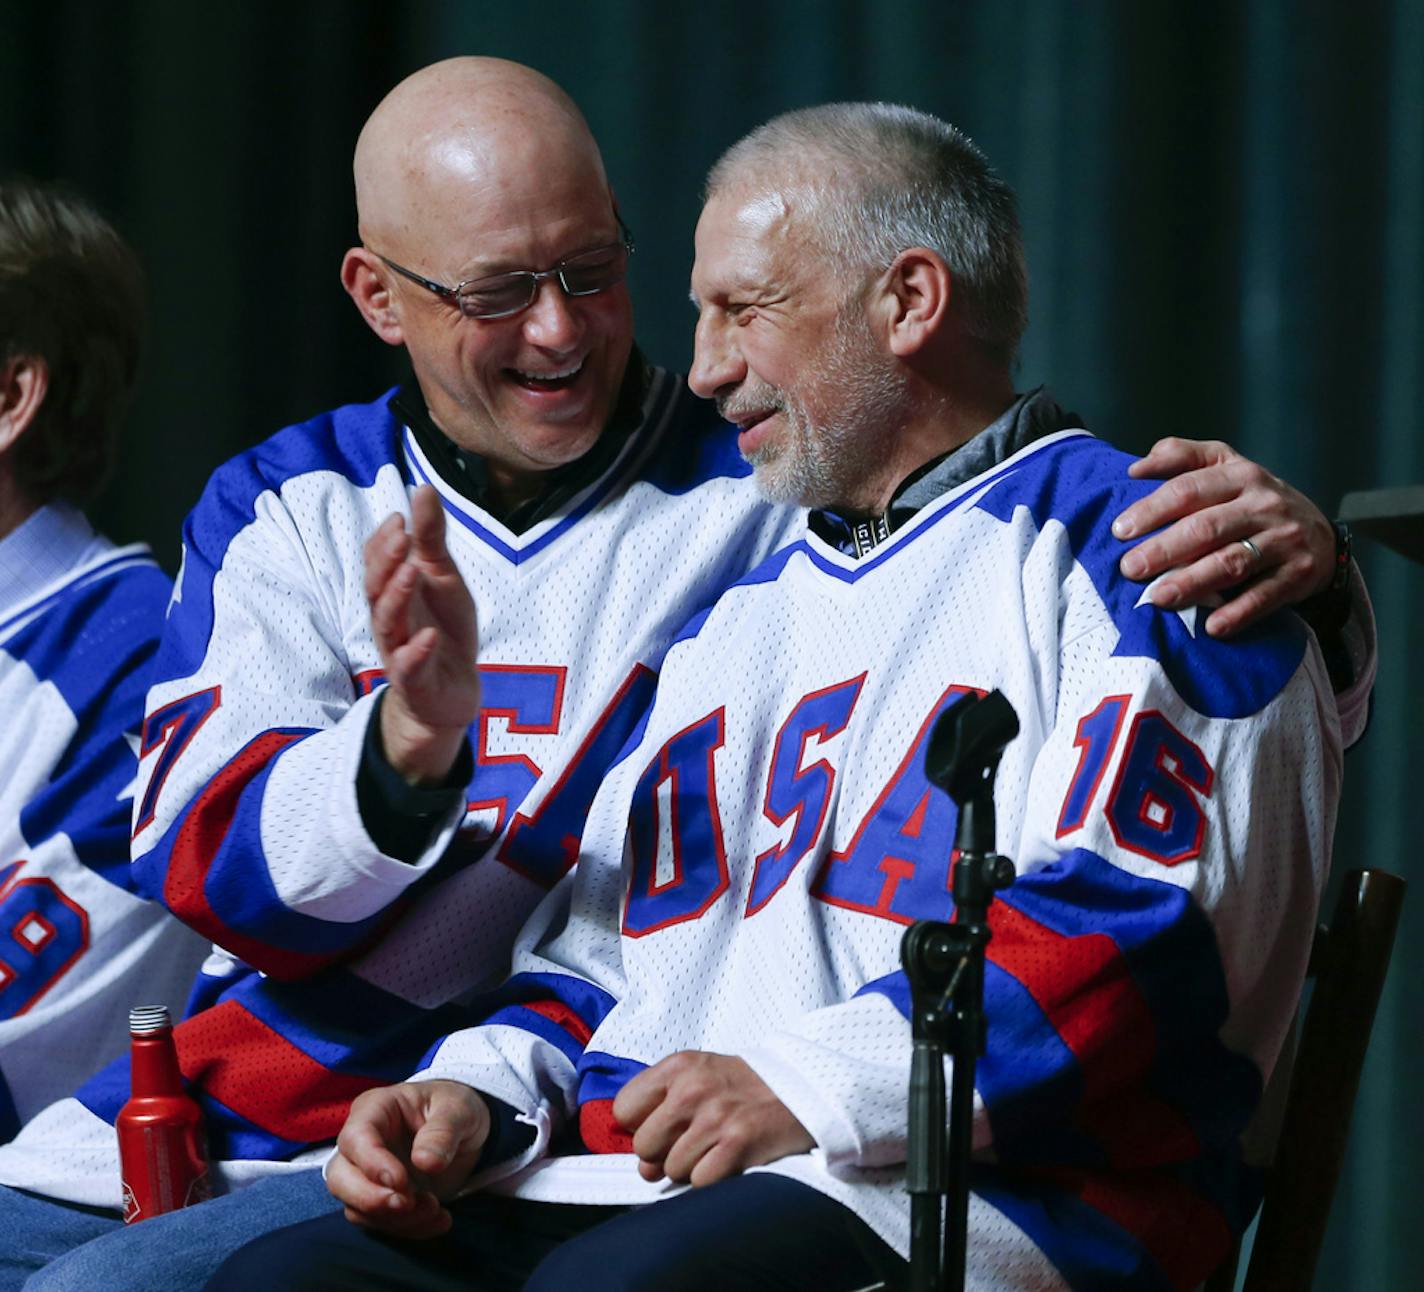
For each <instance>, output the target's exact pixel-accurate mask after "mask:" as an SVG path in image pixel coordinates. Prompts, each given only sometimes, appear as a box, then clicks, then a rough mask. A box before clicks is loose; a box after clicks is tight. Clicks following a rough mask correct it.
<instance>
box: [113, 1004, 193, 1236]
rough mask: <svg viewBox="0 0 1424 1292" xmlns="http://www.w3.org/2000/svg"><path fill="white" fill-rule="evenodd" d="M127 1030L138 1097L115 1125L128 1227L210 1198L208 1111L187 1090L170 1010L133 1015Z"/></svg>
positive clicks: (153, 1008) (152, 1008)
mask: <svg viewBox="0 0 1424 1292" xmlns="http://www.w3.org/2000/svg"><path fill="white" fill-rule="evenodd" d="M129 1033H130V1035H131V1036H132V1037H133V1062H132V1086H131V1090H132V1093H131V1095H130V1096H129V1101H128V1103H126V1104H125V1105H124V1106H123V1107H122V1108H121V1109H119V1116H118V1120H117V1121H116V1122H115V1123H114V1126H115V1129H116V1130H117V1131H118V1133H119V1171H120V1173H121V1175H122V1176H123V1184H124V1222H125V1223H126V1224H132V1223H133V1222H134V1221H136V1220H147V1219H148V1218H149V1217H150V1216H161V1215H162V1214H163V1213H164V1212H165V1211H177V1210H178V1208H179V1207H187V1206H191V1205H192V1204H193V1203H195V1202H202V1201H203V1200H204V1199H206V1198H208V1197H211V1196H212V1191H211V1189H210V1187H209V1183H208V1154H207V1148H206V1146H205V1144H204V1136H203V1114H202V1112H201V1111H200V1110H199V1108H198V1105H197V1103H196V1102H195V1101H194V1100H193V1098H192V1097H191V1096H190V1095H189V1094H188V1093H187V1091H185V1090H184V1089H183V1076H182V1074H181V1073H180V1072H179V1070H178V1051H177V1049H176V1047H175V1046H174V1044H173V1025H172V1023H171V1022H169V1019H168V1009H167V1007H166V1006H164V1005H138V1006H135V1007H134V1008H133V1009H131V1010H129Z"/></svg>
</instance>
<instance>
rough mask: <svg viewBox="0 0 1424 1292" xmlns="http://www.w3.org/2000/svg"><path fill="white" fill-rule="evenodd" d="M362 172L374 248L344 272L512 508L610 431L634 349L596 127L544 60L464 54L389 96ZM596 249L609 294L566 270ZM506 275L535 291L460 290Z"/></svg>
mask: <svg viewBox="0 0 1424 1292" xmlns="http://www.w3.org/2000/svg"><path fill="white" fill-rule="evenodd" d="M355 177H356V208H357V216H358V219H359V221H360V231H361V243H362V245H361V246H359V247H352V248H351V249H350V250H349V251H348V252H347V253H346V256H345V258H344V259H343V261H342V267H341V279H342V285H343V286H344V287H345V288H346V291H347V292H348V293H349V294H350V296H351V298H352V300H353V301H355V303H356V307H357V308H358V309H359V310H360V311H361V314H362V316H363V317H364V318H365V320H366V322H367V323H368V324H369V325H370V327H371V329H372V331H374V332H375V333H376V335H377V336H379V337H380V338H381V339H382V340H383V341H385V342H387V343H388V344H390V345H399V346H404V347H405V350H406V353H407V355H408V356H409V358H410V363H411V367H412V369H413V370H414V372H415V376H416V380H417V381H418V382H419V384H420V390H421V393H422V395H423V396H424V398H425V403H426V407H427V409H428V411H429V413H430V416H431V418H432V419H433V420H434V422H435V424H436V425H437V426H438V427H439V428H440V429H441V430H442V431H444V432H445V434H446V435H447V436H449V437H450V438H451V439H452V440H454V441H455V442H456V443H457V444H459V445H460V446H461V447H463V448H466V449H469V450H471V451H472V452H475V453H479V454H481V455H482V456H483V457H484V458H485V460H486V462H487V464H488V466H489V468H490V472H491V480H492V483H493V487H494V488H495V489H496V490H497V491H498V492H500V493H501V494H502V495H503V496H504V498H505V500H506V501H507V502H508V503H509V504H510V505H513V504H515V503H517V502H518V501H520V500H522V499H523V498H524V497H530V496H533V494H534V493H536V492H537V491H538V488H539V487H540V486H539V483H538V481H539V477H540V475H541V473H543V472H545V471H548V470H550V469H552V468H554V467H558V466H563V465H565V464H567V463H569V462H572V461H574V460H575V459H576V458H578V457H581V456H582V455H583V454H584V453H586V452H588V450H589V449H590V448H591V447H592V446H593V444H594V443H595V441H596V440H597V439H598V437H599V435H600V434H601V433H602V431H603V428H604V427H605V426H606V425H607V423H608V419H609V417H610V416H611V415H612V412H613V409H614V406H615V404H616V401H617V397H618V393H619V391H620V389H621V388H622V383H623V376H624V373H625V370H626V369H627V366H628V357H629V354H630V353H631V351H632V346H633V314H632V306H631V303H630V301H629V298H628V289H627V285H626V284H625V283H624V281H623V278H622V273H623V266H625V265H626V263H627V254H626V252H625V251H623V248H622V247H621V246H620V243H621V242H622V237H621V226H620V224H619V220H618V216H617V213H616V211H615V210H614V205H613V194H612V191H611V190H610V189H609V186H608V178H607V176H606V175H605V174H604V170H603V160H602V158H601V157H600V156H599V152H598V145H597V144H596V143H595V142H594V139H593V135H592V134H591V133H590V132H589V128H588V123H587V122H585V121H584V119H583V116H582V114H581V113H580V112H579V110H578V108H577V107H575V106H574V103H573V101H572V100H571V99H570V98H569V96H568V95H567V94H565V93H564V92H563V91H562V90H561V89H559V87H558V86H557V85H555V84H554V83H553V82H552V81H551V80H549V79H548V77H545V76H541V75H540V74H539V73H538V72H535V71H533V70H532V69H530V68H527V67H521V66H520V65H519V64H518V63H508V62H505V61H503V60H502V59H495V58H454V59H449V60H448V61H446V62H443V63H436V64H435V65H434V66H432V67H427V68H424V69H423V70H421V71H419V72H416V73H415V74H414V75H413V76H410V77H407V78H406V79H405V80H404V81H402V82H401V83H400V84H399V85H398V86H396V88H395V89H394V90H392V91H391V92H390V93H389V94H388V95H387V96H386V97H385V99H383V100H382V101H381V103H380V105H379V106H378V107H377V108H376V110H375V111H374V112H373V113H372V114H371V118H370V120H369V121H367V123H366V126H365V129H363V130H362V132H361V137H360V139H359V141H358V142H357V145H356V161H355ZM588 256H593V257H595V259H599V258H600V257H601V259H599V263H600V264H605V263H606V264H612V265H613V266H614V268H613V272H612V275H611V276H610V278H609V281H607V282H606V283H603V284H602V285H598V286H595V287H594V288H593V290H589V289H588V288H587V287H586V286H585V287H583V288H581V289H580V290H578V291H577V293H576V294H570V293H569V292H568V291H567V289H566V287H565V285H564V281H563V279H562V278H561V277H555V276H554V275H552V274H550V273H549V271H550V270H551V269H553V268H556V267H558V266H562V265H563V264H564V263H565V262H566V261H568V260H571V259H576V258H579V257H584V258H586V257H588ZM582 263H584V265H585V272H586V271H587V270H586V260H585V261H584V262H582ZM501 275H512V276H514V279H515V282H516V284H518V283H519V276H520V275H527V276H529V277H528V278H526V279H525V282H527V285H528V286H529V289H530V292H531V295H530V297H529V299H528V301H527V304H525V305H523V306H522V307H516V308H515V309H513V310H512V311H506V312H504V313H498V312H496V313H493V314H478V315H472V314H471V313H470V312H469V311H467V310H466V309H465V308H464V307H463V306H462V305H461V304H459V303H458V301H457V299H456V298H455V294H454V291H453V289H455V288H457V287H459V286H461V285H462V284H465V283H470V282H472V281H473V280H475V279H482V278H493V277H496V276H501ZM504 281H505V285H506V287H508V281H509V280H508V279H505V280H504ZM516 290H518V288H517V286H516Z"/></svg>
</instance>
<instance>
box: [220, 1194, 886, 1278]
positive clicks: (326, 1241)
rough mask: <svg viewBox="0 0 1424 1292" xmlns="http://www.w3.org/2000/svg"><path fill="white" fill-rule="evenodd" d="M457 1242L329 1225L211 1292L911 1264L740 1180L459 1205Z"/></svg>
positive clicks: (788, 1273)
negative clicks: (581, 1202) (640, 1197)
mask: <svg viewBox="0 0 1424 1292" xmlns="http://www.w3.org/2000/svg"><path fill="white" fill-rule="evenodd" d="M451 1212H452V1214H453V1216H454V1219H455V1223H454V1225H453V1226H452V1228H451V1230H450V1232H449V1233H447V1234H445V1235H443V1236H442V1237H440V1238H436V1239H431V1240H427V1241H421V1242H415V1241H410V1242H406V1241H399V1240H395V1239H389V1238H383V1237H380V1236H378V1235H376V1234H374V1233H372V1232H371V1231H369V1230H364V1229H360V1228H358V1227H357V1226H355V1225H352V1224H349V1223H348V1222H347V1221H345V1220H344V1219H343V1218H342V1217H341V1216H340V1215H333V1216H323V1217H320V1218H318V1219H316V1220H309V1221H306V1222H305V1223H304V1224H300V1225H292V1226H290V1227H289V1228H287V1229H281V1230H278V1231H277V1232H275V1233H272V1234H269V1235H267V1237H265V1238H260V1239H258V1240H257V1241H256V1242H254V1243H249V1244H248V1245H247V1246H246V1247H244V1248H243V1249H242V1250H241V1251H239V1252H237V1253H236V1254H234V1255H233V1256H231V1257H229V1258H228V1260H227V1261H226V1262H225V1263H224V1264H223V1266H222V1267H221V1268H220V1269H219V1270H218V1272H217V1274H216V1275H215V1276H214V1278H213V1280H212V1281H211V1282H210V1283H209V1284H208V1292H252V1289H254V1288H256V1289H260V1292H331V1290H333V1289H338V1288H339V1289H343V1292H344V1290H347V1289H349V1290H350V1292H387V1290H388V1289H390V1290H393V1289H397V1288H399V1289H416V1290H418V1292H456V1290H457V1289H458V1290H459V1292H471V1290H474V1292H517V1290H518V1289H521V1288H522V1289H524V1290H525V1292H652V1290H653V1289H658V1290H659V1292H662V1290H668V1292H729V1289H768V1290H775V1292H859V1290H860V1289H862V1288H867V1287H871V1286H874V1285H877V1284H883V1285H884V1286H885V1288H886V1289H888V1290H890V1292H894V1290H895V1289H899V1288H900V1287H901V1286H902V1284H903V1282H904V1278H905V1274H906V1270H907V1266H906V1263H905V1262H904V1261H903V1260H902V1259H901V1258H900V1257H899V1256H897V1255H896V1254H895V1253H894V1252H893V1251H892V1250H891V1249H890V1248H889V1247H888V1246H886V1245H885V1243H883V1242H882V1241H881V1240H880V1239H879V1238H878V1237H876V1235H875V1234H874V1233H873V1232H872V1231H871V1230H870V1228H869V1227H868V1226H866V1225H865V1223H864V1222H863V1221H861V1220H860V1219H859V1217H857V1216H855V1215H854V1214H853V1213H852V1212H850V1211H848V1210H847V1209H846V1208H845V1207H843V1206H841V1205H840V1203H838V1202H834V1201H832V1200H831V1199H830V1198H827V1197H826V1196H825V1195H824V1194H821V1193H817V1192H816V1191H815V1190H814V1189H811V1188H808V1187H807V1186H806V1185H803V1184H799V1183H798V1182H796V1181H794V1180H788V1179H785V1178H784V1177H782V1176H777V1175H767V1174H754V1175H739V1176H734V1177H732V1178H731V1179H728V1180H723V1181H722V1182H721V1183H719V1184H715V1185H711V1186H710V1187H708V1188H705V1189H693V1190H689V1191H688V1192H686V1193H682V1194H679V1195H678V1196H677V1197H675V1198H669V1199H667V1200H666V1201H664V1202H655V1203H651V1204H649V1205H648V1206H643V1207H587V1206H577V1205H571V1204H565V1203H547V1202H525V1201H522V1200H520V1199H517V1198H503V1197H499V1196H497V1195H493V1194H476V1195H474V1196H472V1197H469V1198H463V1199H461V1200H460V1201H458V1202H456V1203H454V1204H453V1205H452V1207H451Z"/></svg>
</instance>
